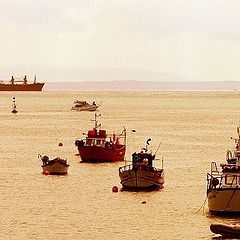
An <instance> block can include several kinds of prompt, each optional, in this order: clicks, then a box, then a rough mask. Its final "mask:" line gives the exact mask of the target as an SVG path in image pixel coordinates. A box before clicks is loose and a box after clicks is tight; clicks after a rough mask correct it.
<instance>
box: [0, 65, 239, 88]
mask: <svg viewBox="0 0 240 240" xmlns="http://www.w3.org/2000/svg"><path fill="white" fill-rule="evenodd" d="M35 73H36V75H37V80H38V81H40V82H45V83H46V84H45V86H44V90H45V91H91V90H93V91H103V90H109V91H121V90H123V91H144V90H149V91H152V90H156V91H181V90H186V91H187V90H235V89H236V90H238V89H240V82H238V81H223V82H219V81H194V80H191V79H186V78H184V77H182V76H178V75H174V74H168V73H161V72H158V71H152V70H144V69H128V68H109V69H90V68H54V67H46V66H11V67H0V80H8V81H9V80H10V79H11V76H12V75H13V76H17V77H20V76H24V75H27V76H28V80H29V81H32V80H33V78H34V75H35Z"/></svg>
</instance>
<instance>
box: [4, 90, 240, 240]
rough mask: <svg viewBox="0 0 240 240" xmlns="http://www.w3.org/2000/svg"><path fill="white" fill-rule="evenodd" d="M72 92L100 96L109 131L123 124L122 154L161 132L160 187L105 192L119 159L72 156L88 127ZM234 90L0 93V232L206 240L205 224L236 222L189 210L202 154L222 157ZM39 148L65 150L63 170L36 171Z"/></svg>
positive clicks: (201, 187) (231, 127)
mask: <svg viewBox="0 0 240 240" xmlns="http://www.w3.org/2000/svg"><path fill="white" fill-rule="evenodd" d="M13 96H15V97H16V102H17V108H18V113H17V114H16V115H13V114H12V113H11V103H12V97H13ZM76 98H79V99H81V100H89V101H93V100H95V101H96V102H101V107H100V111H99V113H101V114H102V117H101V120H100V121H101V123H102V126H103V128H106V129H107V130H108V132H109V133H112V132H113V131H116V132H121V131H122V127H123V126H124V127H126V129H127V153H126V158H127V159H130V156H131V153H133V152H134V151H138V150H140V148H141V147H144V146H145V141H146V140H147V139H148V138H149V137H150V138H151V139H152V145H151V148H152V151H155V150H156V149H157V147H158V144H159V143H160V142H161V141H162V145H161V147H160V149H159V151H158V153H157V157H158V158H161V157H162V156H163V157H164V169H165V187H164V189H162V190H159V191H152V192H129V191H119V192H118V193H112V187H113V186H114V185H116V186H118V187H119V189H121V185H120V180H119V177H118V168H119V166H122V165H124V162H121V163H112V164H109V163H102V164H88V163H80V159H79V156H78V155H76V153H77V150H76V148H75V146H74V141H75V139H76V138H77V137H81V136H82V133H83V132H86V131H87V130H88V129H90V128H92V126H93V122H91V121H90V119H93V113H91V112H73V111H71V110H70V108H71V106H72V103H73V101H74V100H75V99H76ZM239 99H240V98H239V92H237V91H235V92H103V93H100V92H91V93H89V92H36V93H21V92H18V93H10V92H8V93H5V92H2V93H1V96H0V106H1V107H0V133H1V135H0V136H1V141H0V149H1V157H0V159H1V174H0V203H1V204H0V212H1V218H0V223H1V231H0V239H64V240H66V239H121V240H125V239H126V240H129V239H130V240H131V239H149V240H154V239H211V238H212V236H213V234H212V233H211V232H210V230H209V226H210V224H211V223H213V222H223V223H239V222H240V218H237V217H232V218H223V217H214V216H211V215H209V214H208V211H207V204H205V205H204V208H203V209H205V211H203V209H201V210H200V211H198V210H199V208H200V207H201V205H202V204H203V203H204V200H205V198H206V182H205V181H206V173H207V172H208V171H209V167H210V162H211V161H217V162H218V163H220V162H224V160H225V154H226V149H227V148H229V147H233V146H234V143H233V142H232V140H231V139H230V137H231V136H233V137H236V126H237V125H238V124H239V123H240V122H239V120H240V118H239V115H240V111H239V110H240V104H239ZM132 129H135V130H136V132H132V131H131V130H132ZM59 142H62V143H63V147H59V146H58V143H59ZM38 154H44V155H48V156H50V157H56V156H60V157H66V158H67V159H68V161H69V163H70V165H71V166H70V167H69V173H68V175H66V176H45V175H43V174H42V173H41V171H42V169H41V162H40V160H39V159H38V158H37V156H38ZM155 165H156V166H157V167H160V166H161V161H156V162H155ZM143 201H146V204H142V202H143ZM197 211H198V213H196V212H197Z"/></svg>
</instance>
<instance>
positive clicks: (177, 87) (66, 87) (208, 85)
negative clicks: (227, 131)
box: [44, 80, 240, 91]
mask: <svg viewBox="0 0 240 240" xmlns="http://www.w3.org/2000/svg"><path fill="white" fill-rule="evenodd" d="M238 90H240V81H239V82H238V81H209V82H208V81H202V82H200V81H198V82H164V81H159V82H158V81H133V80H130V81H86V82H46V84H45V87H44V91H238Z"/></svg>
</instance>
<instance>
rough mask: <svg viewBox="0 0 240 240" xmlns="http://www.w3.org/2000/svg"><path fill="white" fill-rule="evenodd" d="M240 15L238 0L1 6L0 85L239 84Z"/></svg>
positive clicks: (63, 0)
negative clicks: (162, 79)
mask: <svg viewBox="0 0 240 240" xmlns="http://www.w3.org/2000/svg"><path fill="white" fill-rule="evenodd" d="M239 12H240V1H238V0H231V1H227V0H216V1H215V0H212V1H210V0H179V1H177V0H168V1H166V0H121V1H116V0H91V1H89V0H85V1H84V0H78V1H77V0H41V1H36V0H11V1H9V0H1V5H0V31H1V37H0V53H1V57H0V72H1V73H0V79H8V78H9V77H10V75H13V74H20V75H23V74H25V73H26V71H27V72H28V73H29V74H32V75H33V74H34V71H37V73H38V74H40V76H42V77H43V76H44V78H45V80H46V81H55V80H58V81H59V80H61V78H60V79H59V78H58V79H54V77H53V75H54V74H53V73H54V72H58V74H59V73H61V74H63V75H64V73H65V74H66V73H67V74H68V73H69V72H74V73H72V76H71V79H70V80H71V81H73V80H76V81H78V80H80V81H81V80H83V78H82V77H81V76H80V75H81V73H82V72H84V71H85V72H86V71H88V72H91V73H92V74H93V75H92V77H91V78H90V79H87V80H91V81H92V80H94V79H95V80H99V79H97V78H98V75H97V74H95V75H94V73H96V72H95V71H97V72H98V73H99V71H104V72H105V75H106V76H107V73H108V70H109V71H110V70H111V71H113V72H114V71H115V70H116V69H118V75H116V74H115V76H117V78H118V79H119V80H125V79H129V78H130V77H129V75H128V74H126V72H128V73H129V72H131V73H132V72H136V77H135V79H133V78H134V76H135V75H133V74H132V75H131V79H132V80H139V76H143V75H144V76H145V77H144V79H143V80H156V81H157V80H159V77H158V76H160V75H162V74H163V75H165V76H166V74H167V75H169V76H175V79H176V80H179V79H187V80H191V81H199V80H200V81H217V80H220V81H230V80H231V81H238V80H239V79H240V68H239V62H240V41H239V39H240V18H239V14H238V13H239ZM73 69H74V71H72V70H73ZM119 69H120V70H121V71H119ZM143 72H144V74H143ZM158 73H159V75H158ZM61 74H59V75H61ZM121 74H122V75H121ZM154 74H155V75H154ZM111 78H114V74H113V76H112V75H111V76H110V79H111ZM63 80H64V79H62V81H63ZM113 80H114V79H113ZM140 80H142V79H140ZM171 80H173V79H172V78H171Z"/></svg>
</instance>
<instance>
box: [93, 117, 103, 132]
mask: <svg viewBox="0 0 240 240" xmlns="http://www.w3.org/2000/svg"><path fill="white" fill-rule="evenodd" d="M100 116H101V114H99V115H97V114H96V113H95V114H94V120H92V121H94V122H95V126H94V129H95V130H97V129H98V128H99V127H101V123H100V124H98V121H97V118H98V117H100Z"/></svg>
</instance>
